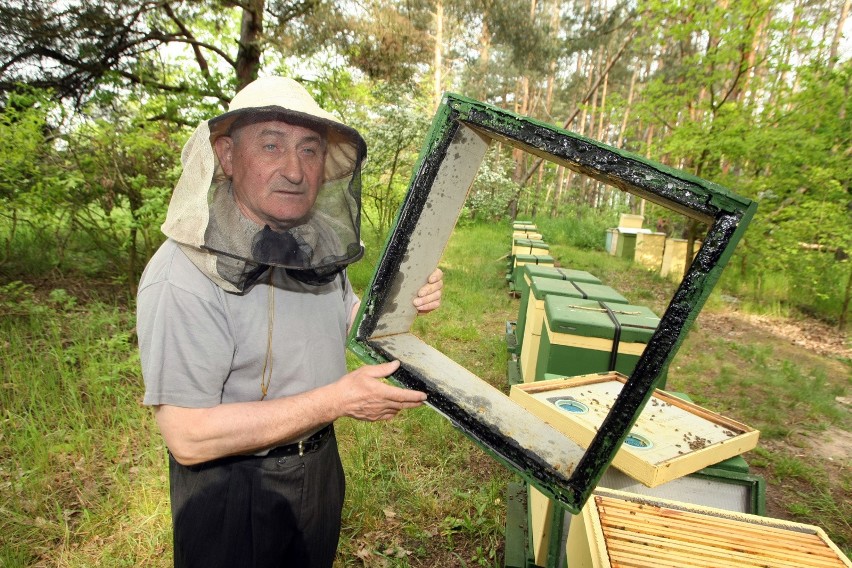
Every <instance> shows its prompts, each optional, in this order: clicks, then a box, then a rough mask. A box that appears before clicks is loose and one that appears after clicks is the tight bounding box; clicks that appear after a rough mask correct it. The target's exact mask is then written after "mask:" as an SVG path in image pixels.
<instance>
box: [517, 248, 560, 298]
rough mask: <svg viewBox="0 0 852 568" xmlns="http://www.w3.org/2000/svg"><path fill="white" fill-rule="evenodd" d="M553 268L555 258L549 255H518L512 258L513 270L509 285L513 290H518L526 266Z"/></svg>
mask: <svg viewBox="0 0 852 568" xmlns="http://www.w3.org/2000/svg"><path fill="white" fill-rule="evenodd" d="M528 264H531V265H533V266H553V257H552V256H550V255H549V254H516V255H515V256H513V257H512V268H511V271H510V272H509V284H510V286H511V288H512V290H516V289H517V288H518V281H519V280H520V279H521V270H522V268H523V267H524V266H526V265H528Z"/></svg>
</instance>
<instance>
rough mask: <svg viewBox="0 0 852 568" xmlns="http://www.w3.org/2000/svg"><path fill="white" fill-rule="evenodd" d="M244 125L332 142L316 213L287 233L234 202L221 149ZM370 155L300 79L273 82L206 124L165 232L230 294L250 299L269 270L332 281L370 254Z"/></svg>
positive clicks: (191, 143)
mask: <svg viewBox="0 0 852 568" xmlns="http://www.w3.org/2000/svg"><path fill="white" fill-rule="evenodd" d="M237 120H239V122H238V123H237V124H245V123H257V122H262V121H267V120H275V121H283V122H287V123H289V124H294V125H298V126H301V127H305V128H309V129H311V130H313V131H315V132H317V133H320V134H321V135H322V137H323V138H324V140H325V162H324V167H323V180H322V185H321V186H320V189H319V192H318V195H317V198H316V202H315V203H314V205H313V207H312V208H311V210H310V213H309V214H308V215H306V216H305V217H304V218H302V219H300V221H299V222H298V224H297V225H295V226H292V227H290V228H288V229H287V230H286V231H282V230H279V231H274V230H272V228H270V227H269V225H266V226H260V225H258V224H257V223H255V222H253V221H251V220H249V219H248V218H247V217H245V216H244V215H243V214H242V213H241V212H240V209H239V208H238V207H237V204H236V202H235V200H234V191H233V187H232V182H231V180H230V179H229V178H228V177H226V176H225V175H224V172H223V170H222V166H221V164H220V163H219V161H218V158H217V156H216V152H215V151H214V144H215V142H216V139H218V138H219V137H220V136H226V135H229V134H230V133H231V129H232V127H233V126H235V121H237ZM366 152H367V146H366V143H365V142H364V140H363V138H362V137H361V136H360V135H359V134H358V132H357V131H356V130H354V129H353V128H350V127H348V126H346V125H344V124H342V123H341V122H340V121H339V120H337V119H336V118H335V117H334V116H333V115H332V114H330V113H328V112H326V111H325V110H323V109H322V108H320V107H319V105H317V103H316V102H315V101H314V100H313V98H312V97H311V96H310V95H309V94H308V92H307V91H306V90H305V89H304V88H303V87H302V86H301V85H299V84H298V83H297V82H295V81H293V80H292V79H286V78H283V77H265V78H262V79H258V80H256V81H254V82H252V83H250V84H249V85H247V86H246V87H245V88H244V89H243V90H241V91H240V92H239V93H237V95H236V96H235V97H234V99H233V100H232V101H231V104H230V105H229V108H228V112H226V113H225V114H222V115H220V116H217V117H215V118H213V119H211V120H209V121H204V122H202V123H201V124H199V125H198V127H197V128H196V130H195V132H194V133H193V135H192V136H191V137H190V139H189V140H188V141H187V143H186V145H185V146H184V148H183V152H182V154H181V163H182V165H183V172H182V174H181V177H180V179H179V180H178V183H177V185H176V186H175V190H174V193H173V194H172V199H171V202H170V203H169V209H168V212H167V214H166V221H165V223H164V224H163V227H162V230H163V232H164V233H165V234H166V235H167V236H169V237H170V238H172V239H174V240H175V241H177V242H178V243H180V244H181V248H182V249H183V250H184V252H186V254H187V255H188V256H189V258H190V260H192V262H193V263H194V264H195V265H196V266H197V267H198V268H199V269H200V270H202V271H203V272H204V273H205V274H206V275H207V276H208V277H209V278H211V279H212V280H213V281H214V282H216V283H217V284H218V285H219V286H221V287H222V288H223V289H225V290H227V291H231V292H242V291H244V290H245V289H246V288H247V287H248V286H250V285H251V284H252V283H253V282H254V280H255V279H256V278H257V277H258V276H259V275H260V274H261V273H262V272H264V270H265V269H266V268H267V267H268V266H280V267H283V268H286V269H287V272H288V273H289V274H291V275H292V276H293V277H295V278H297V279H299V280H301V281H303V282H306V283H309V284H323V283H325V282H329V281H330V280H332V279H333V278H334V277H335V276H336V275H337V274H338V273H339V272H340V271H341V270H343V268H345V267H346V266H347V265H348V264H351V263H352V262H354V261H356V260H358V259H359V258H360V257H361V255H362V254H363V246H362V245H361V239H360V223H361V163H362V162H363V160H364V158H365V156H366Z"/></svg>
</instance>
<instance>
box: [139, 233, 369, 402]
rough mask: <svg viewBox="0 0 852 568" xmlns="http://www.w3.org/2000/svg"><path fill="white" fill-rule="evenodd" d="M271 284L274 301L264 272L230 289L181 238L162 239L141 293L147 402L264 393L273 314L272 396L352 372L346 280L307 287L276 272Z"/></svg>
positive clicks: (241, 398) (248, 397) (351, 299)
mask: <svg viewBox="0 0 852 568" xmlns="http://www.w3.org/2000/svg"><path fill="white" fill-rule="evenodd" d="M273 284H274V286H273V289H272V293H273V294H272V298H271V297H270V287H269V285H268V280H267V274H264V275H262V276H261V278H260V280H259V281H258V282H257V283H256V284H255V285H254V286H252V287H251V288H250V289H249V290H247V291H246V292H245V293H244V294H242V295H240V294H232V293H229V292H225V291H224V290H222V289H221V288H219V287H218V286H217V285H216V284H214V283H213V282H212V281H211V280H210V279H208V278H207V277H206V276H205V275H204V274H203V273H202V272H201V271H200V270H199V269H198V268H196V267H195V265H194V264H193V263H192V262H191V261H190V260H189V259H188V258H187V257H186V255H185V254H184V253H183V251H182V250H181V248H180V247H179V246H178V245H177V243H175V242H174V241H173V240H171V239H169V240H167V241H166V242H165V243H163V245H162V246H161V247H160V249H159V250H158V251H157V252H156V253H155V254H154V256H153V257H152V258H151V261H150V262H149V263H148V266H147V267H146V268H145V272H144V273H143V275H142V279H141V281H140V283H139V293H138V296H137V323H136V326H137V332H138V334H139V352H140V358H141V361H142V375H143V377H144V379H145V398H144V401H143V402H144V404H147V405H159V404H170V405H174V406H182V407H190V408H205V407H212V406H216V405H218V404H220V403H228V402H247V401H252V400H260V398H261V378H262V373H263V368H264V362H265V361H266V358H267V344H268V330H269V323H270V318H271V322H272V342H271V345H272V349H271V354H272V358H271V362H272V377H271V380H270V382H269V390H268V394H267V397H266V398H267V399H273V398H280V397H284V396H289V395H294V394H299V393H302V392H305V391H308V390H311V389H314V388H317V387H321V386H324V385H327V384H330V383H333V382H335V381H336V380H337V379H339V378H340V377H342V376H343V375H344V374H346V358H345V343H346V327H347V322H348V319H349V314H350V313H351V310H352V308H353V306H354V305H355V303H356V302H357V301H358V298H357V297H356V296H355V294H354V292H353V290H352V286H351V285H350V283H349V280H348V279H346V278H335V279H334V281H333V282H331V283H329V284H326V285H323V286H310V285H308V284H303V283H301V282H299V281H297V280H294V279H292V278H290V277H289V276H287V274H286V272H285V271H284V270H283V269H275V270H274V271H273ZM272 302H274V310H271V309H270V306H271V304H272ZM268 372H269V371H268V368H267V374H268Z"/></svg>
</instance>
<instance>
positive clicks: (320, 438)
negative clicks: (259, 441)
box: [264, 424, 334, 458]
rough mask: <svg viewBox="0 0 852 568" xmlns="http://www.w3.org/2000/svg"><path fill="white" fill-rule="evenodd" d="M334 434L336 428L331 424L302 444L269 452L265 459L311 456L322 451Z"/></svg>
mask: <svg viewBox="0 0 852 568" xmlns="http://www.w3.org/2000/svg"><path fill="white" fill-rule="evenodd" d="M333 432H334V427H333V426H332V425H331V424H329V425H328V426H326V427H325V428H323V429H322V430H320V431H319V432H316V433H314V434H312V435H311V436H310V437H308V438H307V439H305V440H302V441H301V442H295V443H293V444H287V445H286V446H278V447H277V448H272V449H271V450H269V453H268V454H266V456H264V457H268V458H277V457H284V456H296V455H299V456H303V455H305V454H309V453H311V452H315V451H317V450H318V449H320V448H321V447H322V446H323V444H325V442H326V440H328V439H329V438H331V434H332V433H333Z"/></svg>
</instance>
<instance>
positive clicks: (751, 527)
mask: <svg viewBox="0 0 852 568" xmlns="http://www.w3.org/2000/svg"><path fill="white" fill-rule="evenodd" d="M625 503H626V502H610V501H607V503H606V504H603V505H599V506H598V511H599V514H600V515H601V516H611V517H612V518H617V517H619V516H621V517H623V518H628V519H629V518H637V517H643V518H644V517H647V518H648V519H652V520H653V521H654V523H655V524H659V525H664V526H666V527H673V526H676V525H677V524H679V523H680V524H685V525H687V526H689V527H693V529H694V528H702V529H704V532H710V531H712V532H714V534H720V533H724V534H726V535H728V537H730V538H736V536H737V535H742V534H743V533H744V532H756V531H757V532H760V533H761V534H760V536H762V537H766V536H768V537H775V538H777V539H778V540H780V541H781V542H783V543H788V544H789V543H792V542H799V543H801V544H803V545H807V544H809V543H813V542H819V543H822V540H821V539H820V538H819V537H818V536H817V535H816V534H815V533H814V532H800V531H794V530H788V529H784V528H779V527H773V526H767V525H762V524H754V523H747V522H744V521H741V520H737V519H728V518H719V517H713V516H710V515H702V514H699V513H694V512H690V511H678V510H675V509H668V508H661V507H656V506H653V505H643V504H638V505H637V504H629V505H632V507H631V506H629V505H628V506H624V505H625ZM613 504H615V505H613ZM822 547H823V548H824V546H822Z"/></svg>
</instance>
